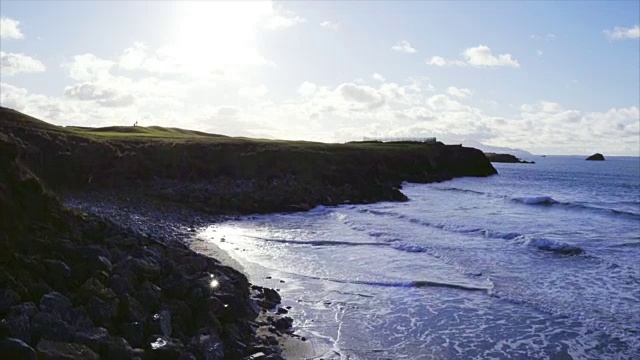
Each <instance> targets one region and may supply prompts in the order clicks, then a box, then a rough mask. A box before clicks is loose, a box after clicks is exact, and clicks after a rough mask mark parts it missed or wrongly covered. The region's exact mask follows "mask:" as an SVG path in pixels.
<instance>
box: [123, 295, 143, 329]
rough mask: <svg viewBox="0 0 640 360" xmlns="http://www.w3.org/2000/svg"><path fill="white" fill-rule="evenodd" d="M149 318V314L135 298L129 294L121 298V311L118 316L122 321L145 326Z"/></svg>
mask: <svg viewBox="0 0 640 360" xmlns="http://www.w3.org/2000/svg"><path fill="white" fill-rule="evenodd" d="M148 316H149V312H148V311H147V310H146V309H145V308H144V307H143V306H142V304H140V302H139V301H138V300H136V299H135V298H134V297H132V296H129V295H128V294H125V295H124V296H122V297H120V310H119V314H118V317H119V318H120V319H124V320H128V321H133V322H139V323H142V324H144V323H145V322H146V321H147V317H148Z"/></svg>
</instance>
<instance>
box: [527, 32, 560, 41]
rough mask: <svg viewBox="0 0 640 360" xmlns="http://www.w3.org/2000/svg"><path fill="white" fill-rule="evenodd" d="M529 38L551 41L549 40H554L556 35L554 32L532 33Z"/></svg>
mask: <svg viewBox="0 0 640 360" xmlns="http://www.w3.org/2000/svg"><path fill="white" fill-rule="evenodd" d="M529 39H532V40H545V41H551V40H555V39H556V36H555V35H554V34H546V35H536V34H533V35H529Z"/></svg>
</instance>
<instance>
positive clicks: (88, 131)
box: [0, 108, 495, 213]
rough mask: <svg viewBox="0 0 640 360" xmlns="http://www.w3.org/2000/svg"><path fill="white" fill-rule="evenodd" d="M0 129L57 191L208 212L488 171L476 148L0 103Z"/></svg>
mask: <svg viewBox="0 0 640 360" xmlns="http://www.w3.org/2000/svg"><path fill="white" fill-rule="evenodd" d="M0 130H2V131H4V132H7V133H10V134H13V135H14V136H15V137H17V138H19V139H20V140H21V141H22V142H23V150H22V153H21V157H22V158H23V161H24V162H25V163H26V164H28V166H29V167H30V169H31V170H32V171H33V172H34V173H35V174H36V175H38V176H39V177H40V178H42V179H43V180H44V181H45V182H46V183H47V184H48V185H49V186H51V187H52V188H54V189H56V190H66V191H69V190H71V191H77V190H109V189H118V191H119V192H123V191H128V192H131V193H134V194H138V195H143V196H151V197H154V198H160V199H163V200H171V201H180V202H185V203H188V204H191V205H194V204H197V205H199V207H203V208H206V209H208V210H212V211H214V212H224V213H228V212H268V211H276V210H292V209H297V208H305V207H308V206H314V205H317V204H328V205H331V204H337V203H341V202H344V201H346V200H349V201H353V202H372V201H381V200H403V199H405V197H404V195H402V194H401V193H400V192H399V191H398V190H397V188H398V187H399V186H400V183H401V182H402V181H413V182H430V181H440V180H446V179H450V178H452V177H456V176H487V175H491V174H493V173H495V169H494V168H493V167H492V166H491V165H490V163H489V162H488V161H487V159H486V158H485V156H484V155H483V154H482V152H480V151H479V150H476V149H468V148H463V147H460V146H446V145H443V144H441V143H438V144H433V145H425V144H406V143H402V144H400V143H348V144H325V143H317V142H304V141H278V140H264V139H248V138H234V137H226V136H220V135H213V134H206V133H201V132H195V131H190V130H181V129H174V128H161V127H109V128H99V129H95V128H80V127H66V128H65V127H58V126H53V125H51V124H48V123H46V122H43V121H40V120H37V119H35V118H32V117H29V116H26V115H24V114H21V113H19V112H16V111H13V110H9V109H4V108H0Z"/></svg>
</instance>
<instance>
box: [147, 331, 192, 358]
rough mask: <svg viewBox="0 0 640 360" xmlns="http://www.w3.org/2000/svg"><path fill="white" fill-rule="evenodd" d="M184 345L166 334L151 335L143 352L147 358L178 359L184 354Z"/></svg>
mask: <svg viewBox="0 0 640 360" xmlns="http://www.w3.org/2000/svg"><path fill="white" fill-rule="evenodd" d="M184 352H185V351H184V345H183V344H182V343H181V342H180V340H178V339H174V338H170V337H168V336H152V337H151V338H150V339H149V341H148V345H147V349H146V352H145V355H146V359H148V360H179V359H180V358H181V357H182V355H183V354H184Z"/></svg>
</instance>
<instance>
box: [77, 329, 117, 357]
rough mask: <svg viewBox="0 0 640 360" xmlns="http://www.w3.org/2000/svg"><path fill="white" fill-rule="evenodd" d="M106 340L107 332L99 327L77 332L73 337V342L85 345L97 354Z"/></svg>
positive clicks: (107, 338) (107, 337)
mask: <svg viewBox="0 0 640 360" xmlns="http://www.w3.org/2000/svg"><path fill="white" fill-rule="evenodd" d="M108 340H109V332H108V331H107V329H105V328H101V327H97V328H91V329H86V330H82V331H78V332H76V334H75V337H74V341H75V342H77V343H79V344H83V345H86V346H87V347H89V348H90V349H91V350H93V351H95V352H99V351H100V349H101V347H102V344H105V343H107V342H108Z"/></svg>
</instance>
